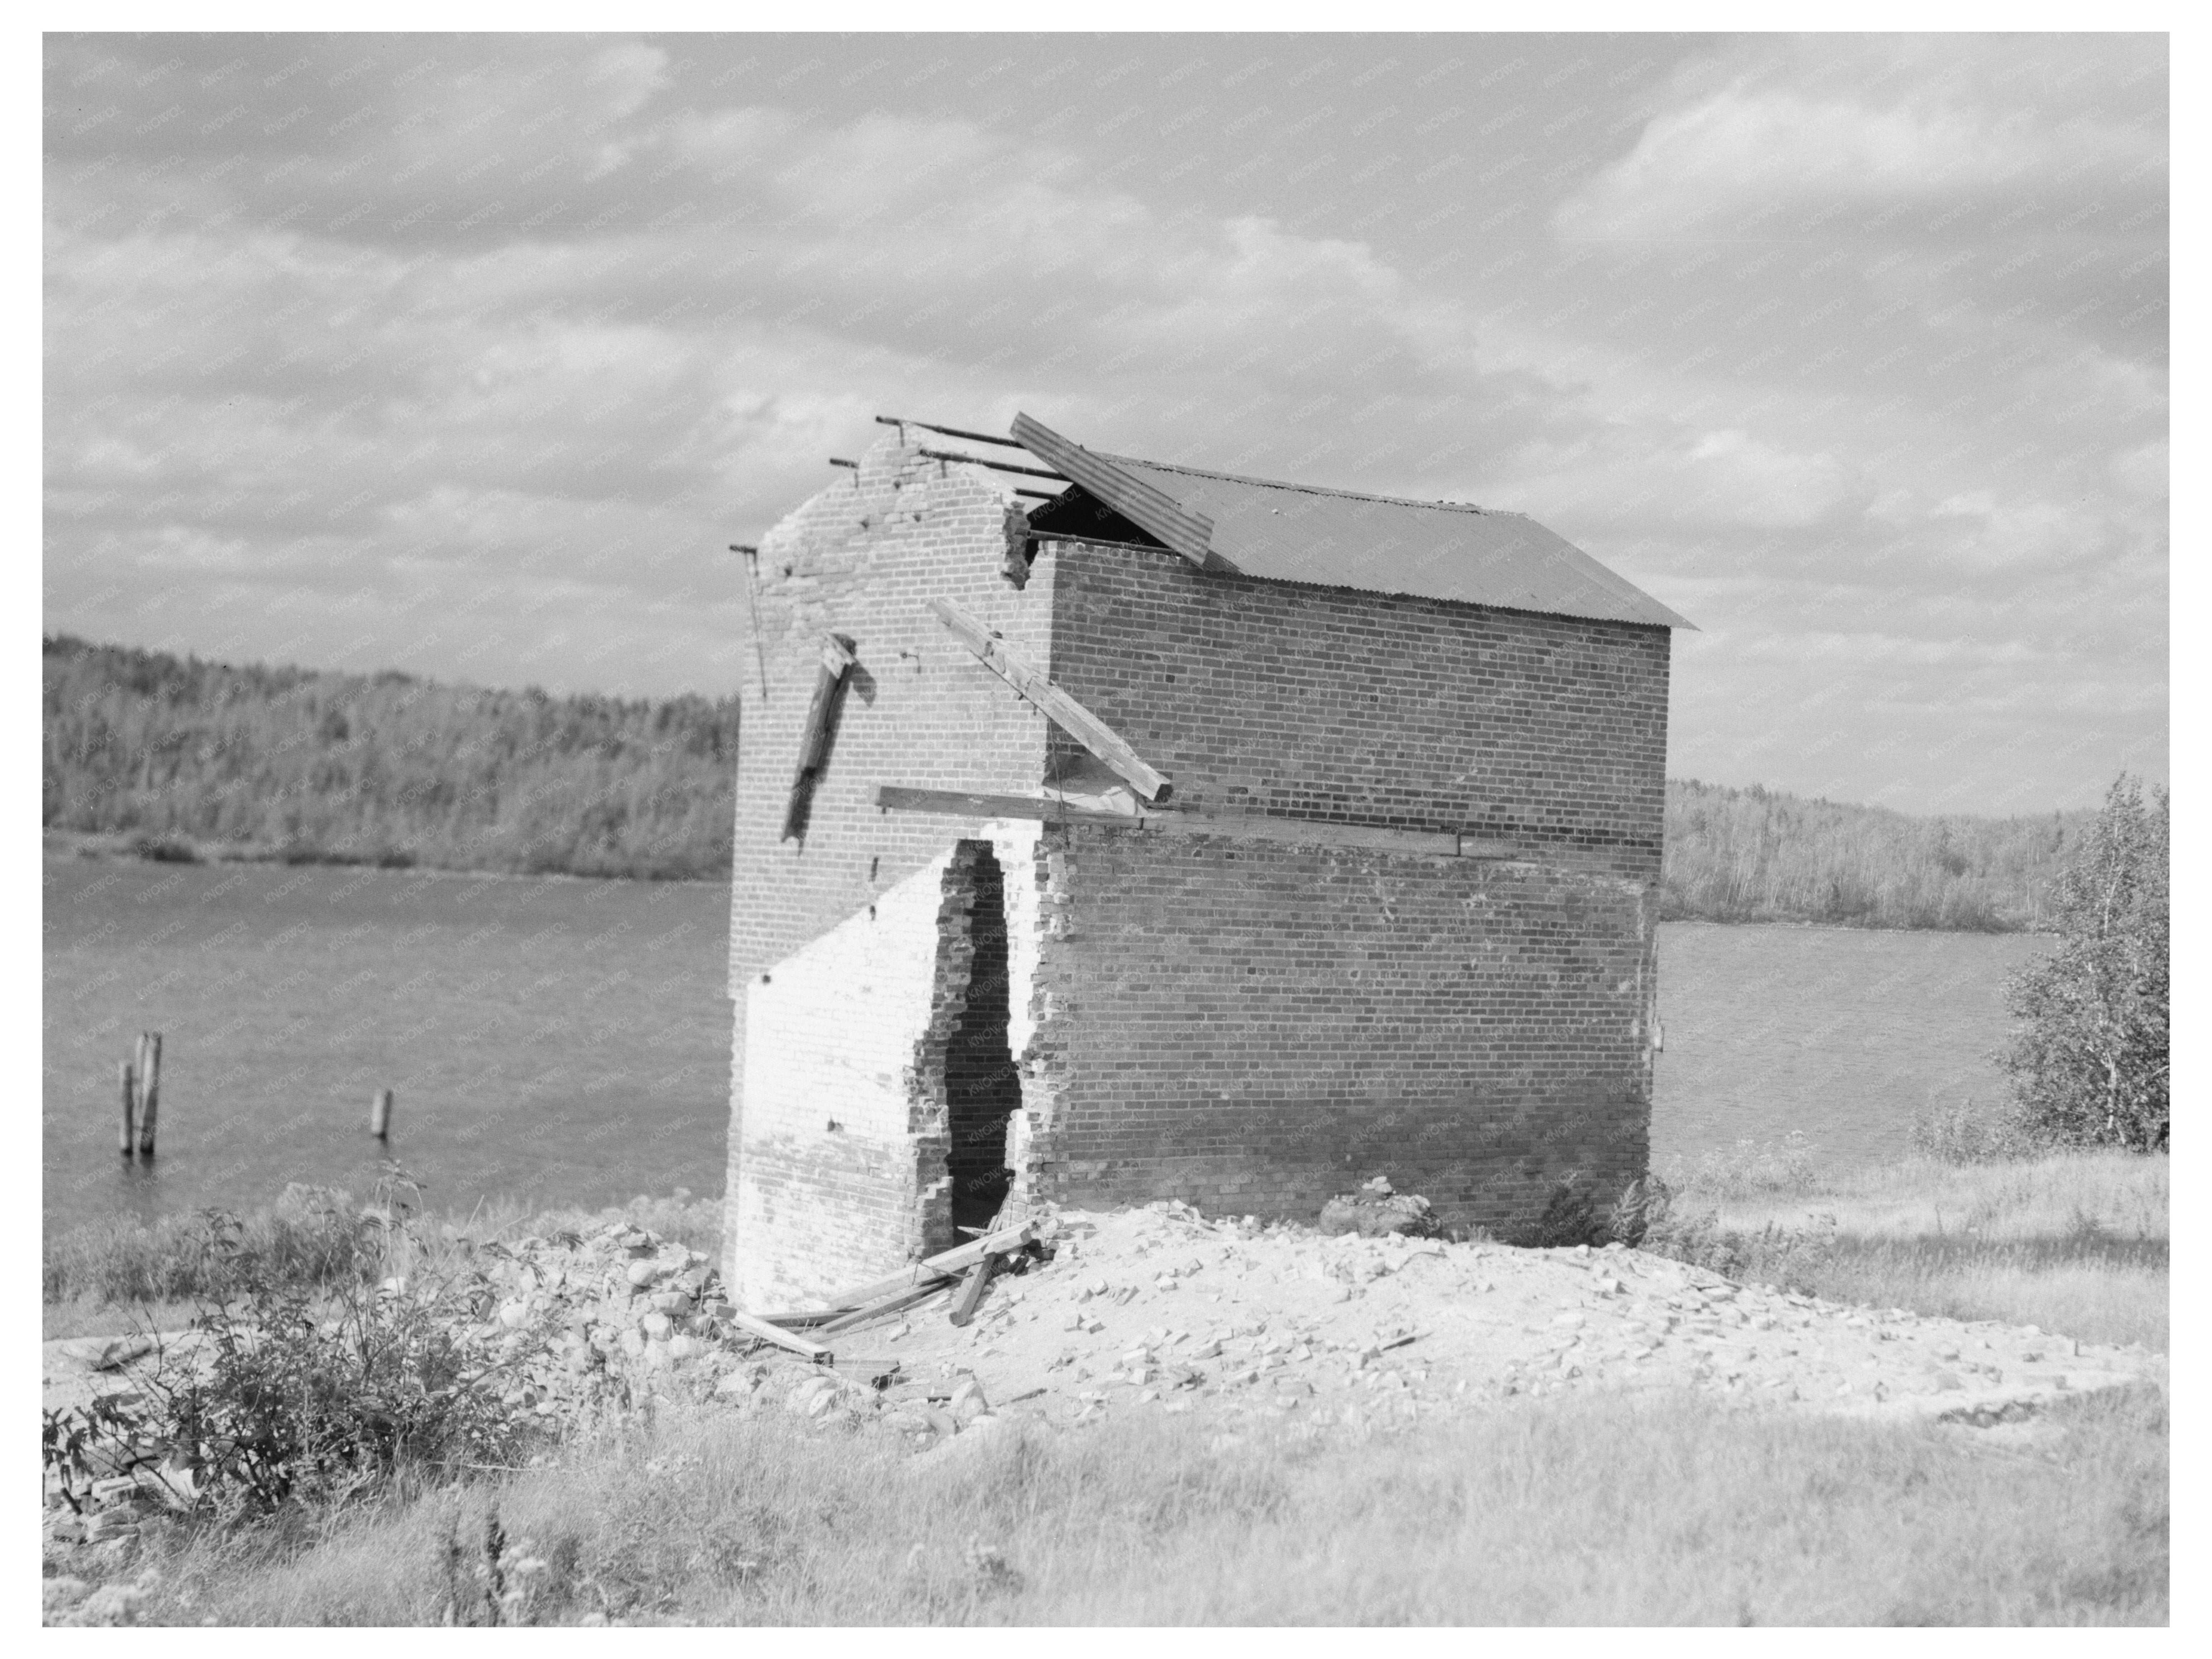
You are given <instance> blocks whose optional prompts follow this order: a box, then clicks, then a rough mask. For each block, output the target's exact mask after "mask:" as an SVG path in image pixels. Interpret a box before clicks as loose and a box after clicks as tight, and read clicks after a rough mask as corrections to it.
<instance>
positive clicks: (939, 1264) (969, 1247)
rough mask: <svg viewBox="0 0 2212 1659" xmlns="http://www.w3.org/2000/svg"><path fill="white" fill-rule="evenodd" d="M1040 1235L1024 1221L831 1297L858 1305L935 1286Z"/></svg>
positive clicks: (1030, 1222)
mask: <svg viewBox="0 0 2212 1659" xmlns="http://www.w3.org/2000/svg"><path fill="white" fill-rule="evenodd" d="M1035 1237H1036V1223H1035V1222H1033V1221H1024V1223H1022V1225H1020V1226H1018V1227H1008V1228H1006V1230H1004V1231H1000V1232H995V1233H993V1234H991V1235H990V1236H989V1237H985V1238H978V1239H975V1240H972V1241H971V1242H969V1243H966V1244H961V1245H957V1246H956V1247H954V1248H953V1249H949V1250H945V1251H943V1252H941V1253H939V1255H933V1256H930V1257H927V1259H925V1260H923V1261H915V1262H909V1263H908V1265H907V1266H906V1267H902V1268H900V1269H899V1271H898V1272H896V1273H890V1274H887V1275H885V1276H884V1278H882V1279H876V1280H873V1281H872V1282H871V1283H869V1284H866V1285H854V1287H853V1288H852V1289H851V1290H849V1291H840V1292H839V1293H838V1294H837V1295H836V1296H835V1297H831V1298H830V1299H831V1300H832V1301H834V1302H836V1303H837V1304H840V1305H842V1306H844V1307H848V1308H858V1307H861V1306H864V1305H866V1304H868V1303H871V1302H873V1301H875V1300H876V1299H877V1298H878V1297H886V1296H889V1295H890V1294H891V1293H892V1292H893V1291H901V1290H904V1289H907V1288H908V1286H911V1285H932V1286H934V1285H935V1284H936V1283H937V1281H939V1280H941V1279H951V1278H952V1277H953V1276H954V1275H956V1274H957V1273H963V1272H964V1271H966V1270H967V1269H968V1268H969V1267H974V1266H975V1264H976V1263H977V1262H978V1261H981V1260H982V1259H983V1258H984V1257H985V1256H987V1255H1006V1253H1007V1252H1008V1251H1010V1250H1018V1249H1021V1248H1022V1246H1023V1245H1024V1244H1026V1243H1029V1242H1030V1240H1031V1239H1032V1238H1035Z"/></svg>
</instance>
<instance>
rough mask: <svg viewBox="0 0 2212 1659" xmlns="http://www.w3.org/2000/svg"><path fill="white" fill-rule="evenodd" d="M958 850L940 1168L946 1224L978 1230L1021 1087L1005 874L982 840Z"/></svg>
mask: <svg viewBox="0 0 2212 1659" xmlns="http://www.w3.org/2000/svg"><path fill="white" fill-rule="evenodd" d="M960 851H961V855H962V857H963V858H968V857H972V858H973V859H974V860H975V863H974V866H973V867H974V871H975V884H974V889H973V891H974V895H975V896H974V900H973V903H972V906H971V908H970V909H969V915H968V937H969V944H970V945H971V946H972V947H973V949H974V952H975V955H974V957H973V960H972V961H971V963H970V964H969V974H968V988H967V991H966V994H964V995H963V998H962V1000H961V1003H960V1006H959V1009H958V1011H957V1013H956V1014H955V1016H954V1024H953V1029H952V1032H951V1041H950V1042H948V1043H947V1044H946V1048H945V1127H946V1130H947V1139H948V1140H949V1141H950V1146H949V1147H948V1149H947V1151H946V1154H945V1166H946V1173H947V1174H949V1175H950V1176H951V1177H952V1225H954V1226H955V1227H981V1226H985V1225H988V1223H989V1222H990V1220H991V1218H992V1217H994V1216H995V1215H996V1214H998V1212H999V1209H1000V1206H1001V1205H1003V1204H1004V1203H1005V1202H1006V1193H1007V1190H1008V1188H1010V1187H1011V1186H1012V1182H1013V1171H1012V1170H1010V1169H1008V1168H1007V1167H1006V1121H1007V1119H1009V1118H1010V1117H1012V1115H1013V1114H1014V1112H1015V1111H1016V1110H1017V1109H1018V1108H1019V1107H1020V1105H1021V1103H1022V1085H1021V1074H1020V1073H1018V1072H1017V1071H1016V1070H1015V1069H1014V1057H1013V1052H1012V1048H1010V1047H1009V1046H1008V1044H1007V1041H1006V1026H1007V1018H1008V1014H1009V1012H1010V1007H1011V1002H1010V996H1009V991H1008V986H1007V977H1006V973H1007V954H1006V872H1004V871H1002V870H1001V869H1000V867H999V860H998V859H997V857H996V856H995V855H994V854H993V853H992V851H991V848H990V844H989V843H988V842H963V843H962V844H961V849H960Z"/></svg>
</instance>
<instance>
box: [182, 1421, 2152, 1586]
mask: <svg viewBox="0 0 2212 1659" xmlns="http://www.w3.org/2000/svg"><path fill="white" fill-rule="evenodd" d="M2165 1448H2166V1430H2165V1421H2164V1409H2163V1406H2162V1404H2161V1402H2160V1401H2157V1400H2155V1399H2154V1398H2142V1397H2138V1398H2136V1399H2134V1400H2107V1401H2100V1402H2095V1403H2085V1404H2084V1405H2082V1406H2081V1407H2078V1408H2077V1409H2076V1410H2075V1412H2074V1413H2072V1414H2070V1415H2069V1417H2068V1418H2067V1419H2066V1420H2065V1421H2064V1423H2063V1430H2062V1431H2060V1432H2059V1433H2057V1435H2056V1436H2055V1437H2052V1438H2051V1440H2050V1441H2049V1443H2046V1444H2043V1445H2040V1446H2034V1447H2023V1446H2021V1445H2018V1444H2006V1443H2000V1442H1998V1441H1996V1440H1994V1439H1992V1438H1990V1437H1989V1436H1988V1435H1987V1434H1986V1433H1983V1432H1980V1431H1973V1430H1966V1429H1956V1428H1952V1429H1942V1428H1936V1427H1925V1428H1919V1429H1912V1430H1900V1429H1896V1428H1875V1427H1872V1426H1869V1425H1861V1424H1854V1423H1847V1422H1842V1421H1834V1420H1807V1419H1781V1418H1778V1417H1772V1416H1754V1415H1747V1414H1743V1413H1728V1412H1725V1411H1723V1410H1721V1409H1719V1408H1717V1407H1712V1406H1711V1405H1706V1404H1701V1403H1699V1402H1698V1401H1692V1400H1688V1399H1681V1400H1675V1401H1656V1402H1652V1401H1647V1402H1644V1403H1642V1404H1632V1403H1629V1402H1626V1401H1563V1402H1537V1403H1534V1404H1531V1405H1528V1406H1524V1407H1520V1408H1518V1409H1512V1410H1505V1411H1500V1412H1496V1413H1487V1414H1484V1415H1480V1416H1475V1417H1470V1418H1468V1419H1464V1420H1463V1421H1462V1422H1461V1423H1459V1424H1457V1425H1454V1426H1453V1427H1452V1428H1450V1429H1449V1430H1448V1431H1443V1433H1442V1434H1441V1435H1439V1434H1437V1433H1436V1432H1433V1431H1424V1433H1423V1434H1422V1435H1421V1436H1419V1437H1412V1436H1406V1437H1396V1438H1394V1439H1388V1440H1376V1441H1375V1442H1372V1443H1368V1444H1366V1445H1364V1446H1356V1447H1347V1446H1343V1445H1334V1446H1329V1447H1327V1448H1322V1447H1320V1446H1317V1445H1313V1444H1303V1445H1302V1444H1300V1443H1297V1442H1295V1441H1290V1442H1285V1443H1280V1444H1275V1445H1261V1444H1247V1445H1239V1446H1234V1447H1227V1448H1224V1449H1218V1450H1217V1449H1213V1447H1212V1433H1211V1431H1210V1428H1209V1425H1207V1424H1206V1422H1204V1421H1203V1420H1200V1419H1193V1418H1188V1417H1186V1418H1168V1417H1160V1416H1156V1415H1155V1416H1149V1417H1135V1418H1131V1419H1125V1420H1117V1421H1110V1422H1108V1423H1106V1424H1104V1425H1101V1426H1100V1427H1098V1428H1097V1429H1095V1430H1092V1431H1086V1432H1084V1433H1081V1434H1077V1435H1073V1436H1063V1437H1058V1438H1057V1439H1054V1440H1052V1441H1048V1442H1037V1441H1026V1440H1011V1441H1010V1440H1006V1439H1001V1438H993V1439H991V1440H989V1441H987V1442H985V1443H980V1444H979V1446H978V1448H977V1450H976V1453H975V1455H973V1456H971V1457H968V1458H965V1459H963V1460H962V1461H960V1462H957V1463H955V1464H952V1465H951V1466H948V1467H944V1468H928V1469H927V1470H926V1471H925V1469H924V1468H921V1466H915V1467H913V1468H908V1467H907V1464H908V1458H907V1454H906V1453H905V1452H904V1451H903V1450H902V1449H898V1448H896V1447H894V1446H890V1445H887V1444H885V1443H883V1442H882V1441H881V1440H878V1439H859V1438H854V1437H848V1436H846V1435H843V1434H840V1433H835V1432H830V1433H827V1434H825V1433H823V1432H821V1431H810V1430H809V1429H808V1428H807V1427H805V1426H804V1425H800V1424H799V1423H798V1422H796V1421H795V1420H793V1419H789V1418H788V1417H786V1416H784V1415H783V1414H782V1413H767V1414H763V1415H762V1416H758V1417H753V1418H744V1419H733V1418H730V1417H727V1416H724V1417H721V1418H719V1419H694V1418H691V1417H690V1416H686V1415H682V1414H678V1413H667V1414H664V1415H663V1416H662V1417H661V1419H659V1421H657V1422H650V1423H645V1422H641V1423H638V1424H636V1425H633V1427H632V1428H631V1429H630V1430H629V1431H628V1432H627V1433H625V1434H624V1435H623V1436H622V1437H619V1438H617V1439H613V1440H610V1441H607V1442H605V1443H599V1444H595V1445H590V1446H584V1447H578V1448H575V1449H573V1450H572V1452H571V1454H570V1455H568V1457H567V1458H566V1459H565V1460H564V1461H563V1462H562V1465H561V1466H560V1467H558V1468H547V1469H541V1470H536V1471H532V1472H530V1473H528V1474H522V1475H520V1476H518V1477H515V1478H513V1479H512V1480H508V1481H507V1482H505V1483H503V1484H501V1485H500V1486H483V1487H479V1488H477V1489H476V1490H473V1491H471V1492H465V1493H462V1494H453V1493H450V1492H449V1493H439V1494H431V1495H426V1496H423V1497H422V1498H417V1499H415V1500H413V1501H411V1502H403V1503H397V1504H390V1505H387V1506H383V1507H377V1508H372V1509H364V1510H361V1511H359V1512H357V1513H356V1514H354V1515H352V1516H348V1517H344V1518H342V1519H339V1520H337V1521H334V1522H328V1523H325V1524H323V1525H319V1526H314V1527H308V1526H305V1525H302V1526H301V1527H299V1528H295V1529H293V1530H291V1531H289V1532H282V1533H280V1532H270V1533H264V1534H258V1535H254V1536H249V1537H243V1538H239V1537H234V1538H228V1539H218V1538H215V1537H209V1538H205V1539H203V1540H199V1541H189V1542H188V1541H182V1540H180V1541H179V1547H178V1548H177V1549H176V1550H175V1552H174V1553H173V1554H172V1555H170V1556H169V1557H168V1559H167V1562H166V1564H165V1566H164V1569H163V1580H162V1584H161V1588H160V1589H159V1590H158V1592H157V1594H156V1598H155V1601H154V1603H153V1605H151V1606H149V1608H148V1609H147V1612H148V1615H149V1616H151V1617H156V1618H162V1619H170V1620H178V1621H179V1622H185V1623H199V1622H204V1621H205V1622H214V1623H220V1624H224V1625H230V1624H280V1625H317V1624H347V1625H356V1624H358V1625H404V1624H418V1623H424V1622H435V1621H437V1620H440V1619H441V1617H442V1616H443V1610H444V1608H445V1607H446V1606H447V1604H448V1601H449V1596H450V1587H451V1585H452V1583H453V1582H454V1578H455V1574H454V1572H453V1571H452V1570H450V1569H449V1568H448V1565H447V1552H448V1547H449V1539H450V1538H452V1537H453V1535H454V1534H458V1535H459V1539H460V1541H461V1543H462V1562H461V1565H460V1568H459V1578H460V1581H461V1583H462V1584H463V1586H464V1589H463V1599H464V1604H465V1606H469V1605H473V1604H475V1603H476V1602H477V1593H476V1590H475V1589H471V1588H470V1587H471V1586H476V1587H479V1588H480V1587H481V1585H482V1584H483V1583H484V1582H485V1579H484V1578H482V1577H477V1575H476V1569H477V1567H478V1566H479V1565H487V1564H486V1562H485V1557H484V1553H483V1533H484V1524H485V1517H486V1515H487V1512H488V1506H489V1505H490V1504H493V1503H496V1504H497V1509H498V1514H499V1518H500V1522H501V1527H502V1528H503V1530H504V1533H505V1541H504V1546H503V1548H502V1551H501V1559H500V1562H499V1577H500V1580H501V1584H502V1585H503V1586H504V1587H505V1588H506V1589H507V1590H508V1591H510V1592H513V1591H517V1590H519V1591H520V1595H515V1596H514V1597H513V1600H512V1601H510V1603H509V1605H508V1607H507V1609H506V1617H507V1618H508V1619H510V1620H516V1621H521V1620H529V1621H531V1622H541V1621H542V1622H546V1623H562V1624H568V1623H574V1622H578V1621H580V1620H588V1621H590V1622H594V1623H596V1622H599V1621H601V1620H617V1621H636V1622H653V1623H659V1622H674V1623H696V1624H712V1625H724V1624H761V1623H769V1624H781V1623H794V1624H841V1625H842V1624H860V1625H877V1624H907V1623H981V1624H1013V1625H1026V1624H1073V1625H1093V1624H1105V1625H1118V1624H1139V1625H1146V1624H1160V1625H1212V1624H1228V1625H1245V1624H1259V1625H1273V1624H1307V1623H1315V1624H1431V1623H1440V1624H1465V1625H1487V1624H1569V1625H1599V1624H1601V1625H1624V1624H1625V1625H1644V1624H1723V1625H1731V1624H1753V1623H1756V1624H1790V1625H1796V1624H1830V1623H1835V1624H1847V1625H1856V1624H1909V1625H1923V1624H1962V1625H2010V1624H2046V1623H2055V1624H2112V1623H2119V1624H2136V1623H2155V1622H2159V1621H2160V1620H2163V1619H2164V1618H2165V1616H2166V1578H2167V1571H2168V1562H2167V1556H2166V1455H2165Z"/></svg>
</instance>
